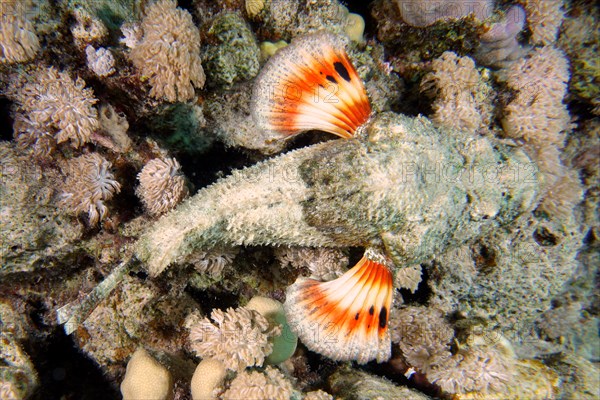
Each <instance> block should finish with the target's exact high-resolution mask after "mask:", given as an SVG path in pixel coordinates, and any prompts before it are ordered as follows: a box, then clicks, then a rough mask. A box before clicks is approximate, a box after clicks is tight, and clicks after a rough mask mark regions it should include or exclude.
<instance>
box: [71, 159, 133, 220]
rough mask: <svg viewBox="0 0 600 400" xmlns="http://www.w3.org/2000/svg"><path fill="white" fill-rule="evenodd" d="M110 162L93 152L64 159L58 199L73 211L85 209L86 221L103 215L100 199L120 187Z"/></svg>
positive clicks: (104, 207) (116, 191) (105, 210)
mask: <svg viewBox="0 0 600 400" xmlns="http://www.w3.org/2000/svg"><path fill="white" fill-rule="evenodd" d="M111 166H112V164H111V163H110V162H108V161H107V160H106V159H105V158H104V157H102V156H101V155H99V154H97V153H91V154H85V155H83V156H80V157H77V158H74V159H72V160H69V161H68V162H67V163H66V167H65V170H64V172H65V173H66V175H67V178H66V181H65V184H64V188H63V194H62V203H63V205H65V206H66V207H67V208H68V209H69V211H71V212H73V213H76V214H79V213H87V214H88V218H89V222H90V225H95V224H97V223H98V222H99V221H101V220H102V219H104V217H105V216H106V213H107V211H108V210H107V208H106V205H104V202H105V201H107V200H110V199H111V198H112V197H113V195H114V194H115V193H119V191H120V190H121V185H120V184H119V182H117V181H116V180H115V178H114V176H113V174H112V172H111Z"/></svg>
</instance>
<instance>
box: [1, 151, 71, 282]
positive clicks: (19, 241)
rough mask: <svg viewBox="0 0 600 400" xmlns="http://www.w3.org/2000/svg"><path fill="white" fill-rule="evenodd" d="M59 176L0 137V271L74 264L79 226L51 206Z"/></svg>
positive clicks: (29, 269) (53, 203)
mask: <svg viewBox="0 0 600 400" xmlns="http://www.w3.org/2000/svg"><path fill="white" fill-rule="evenodd" d="M60 182H62V177H61V175H60V173H59V171H58V169H57V168H56V169H55V168H48V167H47V168H44V169H42V167H40V166H39V165H36V164H35V163H32V162H31V159H30V157H29V156H27V155H23V154H21V153H20V152H19V151H18V149H16V148H15V146H14V144H11V143H8V142H0V193H1V195H0V226H1V228H2V229H1V231H0V260H1V262H0V265H1V267H0V276H5V275H6V274H13V273H19V272H21V273H22V272H32V271H36V270H39V269H53V268H59V269H60V266H61V265H62V266H64V265H70V264H71V265H72V264H76V260H77V258H78V257H80V256H81V250H80V249H78V248H76V247H74V245H75V244H76V243H77V242H78V241H79V240H80V239H81V237H82V235H83V229H82V228H83V227H82V226H81V225H80V224H77V223H74V222H72V221H71V218H69V217H68V216H66V215H64V213H63V212H61V210H60V209H58V208H57V207H56V203H57V201H56V197H57V192H58V190H57V188H58V187H59V186H60Z"/></svg>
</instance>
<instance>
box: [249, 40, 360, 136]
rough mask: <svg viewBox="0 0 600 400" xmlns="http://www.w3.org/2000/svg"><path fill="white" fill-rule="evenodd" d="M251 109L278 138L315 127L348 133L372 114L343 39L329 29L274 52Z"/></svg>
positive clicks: (257, 84) (254, 95) (262, 74)
mask: <svg viewBox="0 0 600 400" xmlns="http://www.w3.org/2000/svg"><path fill="white" fill-rule="evenodd" d="M251 110H252V115H253V117H254V119H255V121H256V122H257V124H258V125H259V126H260V127H261V128H262V129H265V130H267V131H269V132H271V133H273V135H274V138H285V137H289V136H291V135H294V134H297V133H300V132H303V131H307V130H312V129H315V130H321V131H325V132H329V133H333V134H335V135H338V136H340V137H343V138H350V137H352V136H353V135H354V134H355V132H356V130H357V129H358V128H359V127H360V126H362V125H363V124H364V123H365V122H367V120H368V119H369V116H370V115H371V105H370V104H369V99H368V97H367V94H366V91H365V87H364V85H363V83H362V81H361V79H360V77H359V76H358V74H357V73H356V70H355V69H354V66H353V65H352V63H351V62H350V60H349V58H348V55H347V54H346V51H345V42H344V39H343V38H341V37H338V36H336V35H334V34H331V33H327V32H319V33H314V34H309V35H305V36H302V37H299V38H297V39H296V40H294V41H293V42H292V43H291V44H290V45H289V46H287V47H284V48H282V49H280V50H279V51H278V52H277V53H275V55H274V56H273V57H271V59H270V60H269V61H268V62H267V64H266V65H265V66H264V67H263V69H262V71H261V73H260V75H259V76H258V77H257V78H256V82H255V84H254V90H253V93H252V104H251Z"/></svg>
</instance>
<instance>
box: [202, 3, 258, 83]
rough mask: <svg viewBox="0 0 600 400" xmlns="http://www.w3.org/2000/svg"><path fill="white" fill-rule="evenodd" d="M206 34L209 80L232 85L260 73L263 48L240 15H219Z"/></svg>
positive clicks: (206, 62) (206, 63) (206, 68)
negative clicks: (261, 48)
mask: <svg viewBox="0 0 600 400" xmlns="http://www.w3.org/2000/svg"><path fill="white" fill-rule="evenodd" d="M207 35H208V38H207V39H206V42H207V43H208V45H207V46H206V47H205V54H206V56H205V60H206V61H205V71H206V75H207V78H208V79H207V80H206V81H207V82H209V83H211V84H217V85H225V86H229V85H231V84H233V83H234V82H237V81H243V80H248V79H252V78H254V77H255V76H256V75H257V74H258V70H259V68H260V64H259V59H260V49H259V47H258V43H257V42H256V39H255V37H254V34H253V33H252V31H251V30H250V27H249V26H248V24H247V23H246V21H245V20H244V19H243V18H242V17H241V16H240V15H238V14H222V15H219V16H218V17H217V18H216V19H215V20H214V21H213V23H212V25H211V27H210V28H209V29H208V32H207Z"/></svg>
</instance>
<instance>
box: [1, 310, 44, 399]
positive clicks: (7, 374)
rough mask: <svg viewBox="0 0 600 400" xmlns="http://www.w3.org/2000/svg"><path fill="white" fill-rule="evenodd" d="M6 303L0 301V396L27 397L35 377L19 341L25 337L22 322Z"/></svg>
mask: <svg viewBox="0 0 600 400" xmlns="http://www.w3.org/2000/svg"><path fill="white" fill-rule="evenodd" d="M23 319H24V318H23V316H20V315H18V314H17V313H16V312H15V310H13V309H12V307H11V306H10V305H8V304H6V303H0V363H1V366H0V398H2V399H6V400H18V399H24V398H27V397H29V396H30V395H31V394H32V393H33V390H34V389H35V388H36V386H38V385H39V377H38V374H37V372H36V370H35V367H34V366H33V363H32V362H31V360H30V358H29V356H28V355H27V354H26V353H25V352H24V351H23V349H22V346H21V345H20V344H19V342H20V341H22V340H25V339H26V337H27V334H26V332H25V323H24V322H23Z"/></svg>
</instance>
